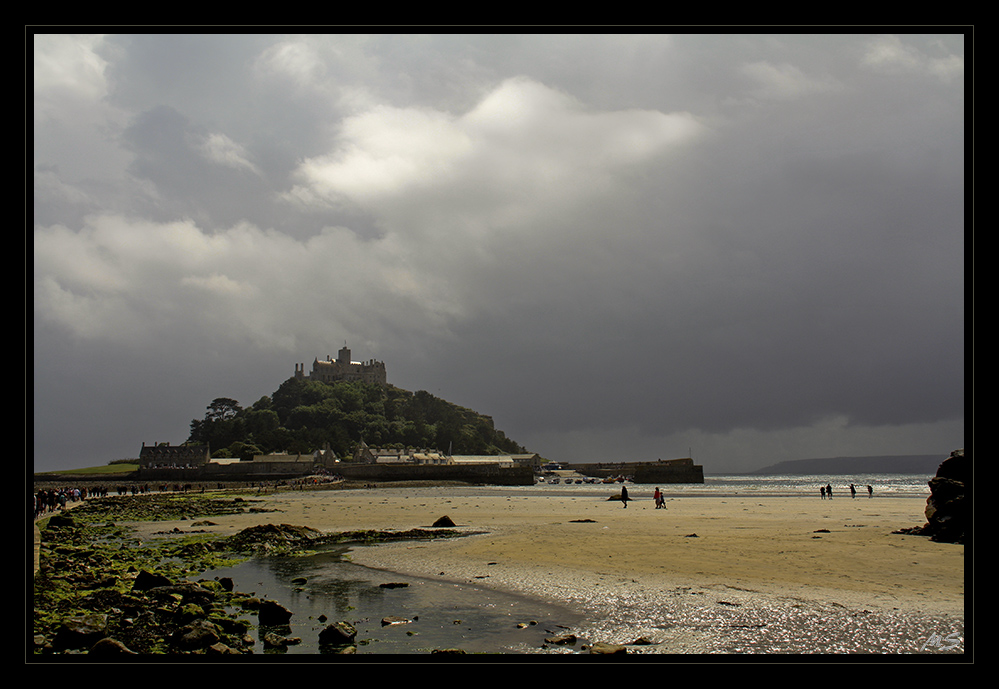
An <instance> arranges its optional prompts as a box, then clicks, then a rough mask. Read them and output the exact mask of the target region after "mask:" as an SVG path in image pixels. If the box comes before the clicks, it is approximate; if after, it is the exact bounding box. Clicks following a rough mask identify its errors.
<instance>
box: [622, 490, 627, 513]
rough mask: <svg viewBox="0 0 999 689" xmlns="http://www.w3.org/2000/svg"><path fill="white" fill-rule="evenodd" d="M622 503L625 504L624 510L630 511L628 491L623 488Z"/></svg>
mask: <svg viewBox="0 0 999 689" xmlns="http://www.w3.org/2000/svg"><path fill="white" fill-rule="evenodd" d="M621 502H623V503H624V508H625V509H628V489H627V488H626V487H624V486H621Z"/></svg>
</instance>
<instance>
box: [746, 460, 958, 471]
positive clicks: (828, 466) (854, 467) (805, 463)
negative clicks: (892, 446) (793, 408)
mask: <svg viewBox="0 0 999 689" xmlns="http://www.w3.org/2000/svg"><path fill="white" fill-rule="evenodd" d="M945 459H947V457H946V456H945V455H880V456H874V457H820V458H815V459H795V460H790V461H787V462H778V463H777V464H771V465H770V466H766V467H763V468H762V469H757V470H756V471H751V472H749V473H750V474H799V475H806V476H811V475H817V474H928V475H931V476H932V475H933V474H935V473H936V470H937V467H938V466H940V463H941V462H943V461H944V460H945Z"/></svg>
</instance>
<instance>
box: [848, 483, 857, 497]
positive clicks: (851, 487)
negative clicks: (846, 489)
mask: <svg viewBox="0 0 999 689" xmlns="http://www.w3.org/2000/svg"><path fill="white" fill-rule="evenodd" d="M850 497H851V498H855V497H857V489H856V488H854V487H853V484H852V483H851V484H850Z"/></svg>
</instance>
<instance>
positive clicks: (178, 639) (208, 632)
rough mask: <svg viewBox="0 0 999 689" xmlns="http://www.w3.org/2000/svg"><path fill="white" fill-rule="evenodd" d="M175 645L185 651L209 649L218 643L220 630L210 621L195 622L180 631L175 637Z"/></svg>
mask: <svg viewBox="0 0 999 689" xmlns="http://www.w3.org/2000/svg"><path fill="white" fill-rule="evenodd" d="M172 639H173V643H174V645H175V646H177V647H178V648H180V649H183V650H185V651H194V650H197V649H199V648H208V647H209V646H212V645H213V644H216V643H218V642H219V641H220V640H221V639H220V638H219V632H218V628H217V627H216V626H215V625H214V624H212V623H211V622H209V621H208V620H195V621H194V622H192V623H191V624H189V625H187V626H185V627H181V628H180V629H178V630H177V631H176V632H175V633H174V635H173V637H172Z"/></svg>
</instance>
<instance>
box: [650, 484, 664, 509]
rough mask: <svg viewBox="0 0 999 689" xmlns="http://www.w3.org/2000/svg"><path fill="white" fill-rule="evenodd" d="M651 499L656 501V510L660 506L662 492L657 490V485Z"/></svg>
mask: <svg viewBox="0 0 999 689" xmlns="http://www.w3.org/2000/svg"><path fill="white" fill-rule="evenodd" d="M652 498H653V500H655V501H656V509H657V510H658V509H659V508H660V507H661V506H662V499H663V494H662V493H660V492H659V486H656V492H655V493H654V494H653V495H652Z"/></svg>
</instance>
